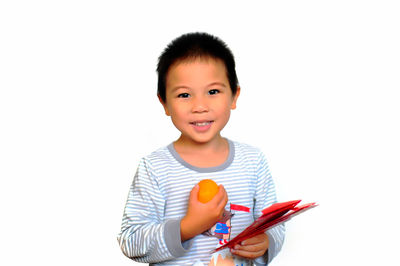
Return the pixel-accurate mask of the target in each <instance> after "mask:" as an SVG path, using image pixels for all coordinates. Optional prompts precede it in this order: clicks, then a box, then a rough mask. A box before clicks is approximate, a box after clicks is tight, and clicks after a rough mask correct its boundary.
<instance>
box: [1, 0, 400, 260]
mask: <svg viewBox="0 0 400 266" xmlns="http://www.w3.org/2000/svg"><path fill="white" fill-rule="evenodd" d="M262 2H266V4H265V3H262ZM396 2H397V1H329V2H328V1H248V4H244V3H243V1H171V0H169V1H2V2H1V4H0V38H1V41H0V48H1V49H0V87H1V94H0V127H1V130H0V136H1V138H0V177H1V181H0V182H1V183H0V202H1V203H0V204H1V217H2V218H1V220H0V225H1V226H0V243H1V246H0V250H1V256H0V264H1V265H28V264H29V265H139V264H135V263H134V262H132V261H131V260H129V259H127V258H126V257H124V256H123V255H122V253H121V251H120V249H119V246H118V244H117V241H116V235H117V234H118V232H119V228H120V223H121V218H122V212H123V207H124V204H125V200H126V196H127V193H128V189H129V185H130V183H131V181H132V178H133V175H134V173H135V171H136V167H137V163H138V161H139V159H140V158H141V157H142V156H144V155H146V154H148V153H149V152H151V151H153V150H155V149H156V148H158V147H160V146H163V145H166V144H168V143H170V142H171V141H172V140H174V139H176V138H177V137H178V132H177V130H176V129H175V128H174V127H173V125H172V123H171V122H170V120H169V118H168V117H166V116H165V115H164V113H163V110H162V107H161V105H160V104H159V103H158V101H157V98H156V72H155V68H156V63H157V58H158V56H159V54H160V53H161V52H162V50H163V49H164V47H165V46H166V45H167V44H168V43H169V42H170V41H171V40H172V39H173V38H175V37H177V36H179V35H181V34H183V33H186V32H192V31H206V32H209V33H212V34H215V35H217V36H219V37H220V38H221V39H223V40H224V41H225V42H227V43H228V45H229V46H230V48H231V49H232V50H233V52H234V54H235V56H236V61H237V73H238V77H239V81H240V84H241V87H242V94H241V96H240V98H239V102H238V108H237V110H235V111H234V112H233V113H232V118H231V121H230V122H229V124H228V126H227V127H226V129H224V132H223V135H224V136H227V137H229V138H231V139H233V140H237V141H242V142H246V143H249V144H252V145H255V146H258V147H260V148H261V149H262V150H263V151H264V152H265V154H266V155H267V157H268V159H269V162H270V165H271V170H272V174H273V176H274V179H275V181H276V185H277V189H278V198H279V200H280V201H286V200H293V199H303V200H304V202H311V201H317V202H318V203H319V204H320V206H319V207H317V208H315V209H313V210H310V211H309V212H306V213H304V214H302V215H300V216H297V217H296V218H294V219H293V220H291V221H290V222H288V223H287V237H286V242H285V245H284V248H283V250H282V252H281V253H280V254H279V256H278V257H277V258H276V259H275V260H274V262H273V263H272V265H274V266H284V265H285V266H286V265H308V266H312V265H325V266H329V265H399V264H400V260H399V259H398V256H397V253H398V246H399V244H398V239H399V237H400V235H399V229H398V226H399V222H400V221H399V219H398V218H397V214H396V213H397V211H398V208H399V207H398V203H399V200H398V197H397V196H396V194H398V190H399V186H398V179H399V178H400V170H399V161H400V152H399V151H400V141H399V136H400V129H399V114H400V107H399V100H400V96H399V94H398V93H399V89H400V81H399V74H400V53H399V50H400V49H399V47H400V38H399V33H400V27H399V25H400V16H399V13H400V9H399V4H397V3H396ZM144 3H145V4H144Z"/></svg>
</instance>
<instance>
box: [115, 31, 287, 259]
mask: <svg viewBox="0 0 400 266" xmlns="http://www.w3.org/2000/svg"><path fill="white" fill-rule="evenodd" d="M157 72H158V98H159V101H160V102H161V104H162V105H163V107H164V110H165V113H166V115H167V116H170V117H171V120H172V123H173V124H174V125H175V127H176V128H177V129H178V130H179V131H180V132H181V135H180V137H179V138H178V140H176V141H175V142H173V143H171V144H169V145H168V146H167V147H163V148H161V149H158V150H157V151H155V152H153V153H151V154H150V155H149V156H147V157H145V158H143V159H142V160H141V161H140V164H139V167H138V170H137V173H136V175H135V177H134V180H133V183H132V185H131V187H130V191H129V196H128V200H127V203H126V207H125V212H124V217H123V222H122V228H121V233H120V234H119V235H118V241H119V244H120V246H121V249H122V251H123V253H124V254H125V255H126V256H128V257H129V258H132V259H133V260H136V261H138V262H146V263H150V264H151V265H253V264H255V265H267V264H268V263H269V262H270V261H271V260H272V259H273V257H275V256H276V255H277V253H278V252H279V250H280V249H281V246H282V243H283V238H284V227H283V225H280V226H277V227H275V228H272V229H271V230H269V231H268V232H266V233H265V234H264V233H263V234H260V235H257V236H255V237H253V238H250V239H247V240H245V241H243V242H242V243H241V245H236V246H235V248H234V249H231V250H227V249H224V250H222V251H221V252H218V253H214V254H212V253H211V252H212V250H214V249H215V248H216V247H218V246H220V245H221V244H224V243H225V242H226V241H225V242H222V241H221V235H224V236H226V237H229V236H232V237H234V236H236V235H237V234H238V233H240V232H241V231H243V230H244V229H245V228H246V227H247V226H248V225H250V224H251V223H252V222H253V221H254V219H255V218H257V217H258V216H260V215H261V210H262V209H264V208H266V207H267V206H269V205H271V204H273V203H275V202H276V197H275V188H274V184H273V181H272V178H271V176H270V173H269V169H268V164H267V162H266V160H265V157H264V155H263V153H262V152H260V151H259V150H258V149H257V148H254V147H252V146H249V145H245V144H241V143H238V142H234V141H231V140H229V139H226V138H223V137H222V136H221V134H220V132H221V130H222V129H223V128H224V126H225V125H226V124H227V122H228V120H229V117H230V112H231V110H233V109H235V108H236V102H237V99H238V97H239V94H240V87H239V86H238V80H237V77H236V72H235V62H234V57H233V55H232V53H231V51H230V50H229V48H228V47H227V46H226V44H225V43H223V42H222V41H221V40H220V39H218V38H216V37H214V36H211V35H209V34H206V33H190V34H185V35H182V36H181V37H179V38H177V39H175V40H174V41H172V42H171V43H170V44H169V45H168V46H167V48H166V49H165V50H164V52H163V53H162V54H161V56H160V58H159V63H158V67H157ZM202 179H213V180H214V181H215V182H216V183H217V184H220V185H219V191H218V193H217V194H216V196H215V197H214V198H213V199H212V200H211V201H209V202H207V203H201V202H199V201H198V199H197V193H198V190H199V187H198V185H196V184H197V183H198V182H199V181H200V180H202ZM228 203H229V204H228ZM226 215H229V217H226ZM224 217H225V219H224ZM215 225H217V226H215ZM216 228H217V229H216ZM213 230H214V232H213ZM218 234H219V236H218V237H216V235H218ZM224 239H225V238H224ZM228 240H229V239H228Z"/></svg>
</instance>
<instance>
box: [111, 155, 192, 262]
mask: <svg viewBox="0 0 400 266" xmlns="http://www.w3.org/2000/svg"><path fill="white" fill-rule="evenodd" d="M164 205H165V200H164V197H163V194H162V192H161V191H160V189H159V186H158V183H157V179H156V177H155V174H154V172H153V170H152V168H151V165H150V163H149V162H148V161H146V160H145V159H142V160H141V162H140V164H139V166H138V169H137V172H136V174H135V177H134V180H133V183H132V185H131V187H130V190H129V195H128V199H127V202H126V206H125V210H124V215H123V220H122V226H121V232H120V234H119V235H118V242H119V244H120V247H121V249H122V252H123V253H124V254H125V255H126V256H127V257H129V258H131V259H133V260H135V261H138V262H145V263H155V262H161V261H166V260H170V259H173V258H176V257H179V256H182V255H183V254H184V253H185V252H186V250H185V248H184V247H183V246H182V244H181V239H180V221H179V220H174V219H170V220H165V219H164V207H165V206H164Z"/></svg>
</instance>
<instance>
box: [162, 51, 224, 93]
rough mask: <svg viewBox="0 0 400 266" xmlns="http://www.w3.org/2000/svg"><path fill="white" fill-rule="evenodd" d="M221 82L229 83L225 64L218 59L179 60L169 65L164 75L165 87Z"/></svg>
mask: <svg viewBox="0 0 400 266" xmlns="http://www.w3.org/2000/svg"><path fill="white" fill-rule="evenodd" d="M209 82H222V83H226V84H227V85H229V81H228V77H227V71H226V67H225V64H224V62H223V61H222V60H220V59H214V58H209V57H208V58H196V59H186V60H180V61H178V62H176V63H174V64H172V65H171V67H170V69H169V70H168V73H167V76H166V87H167V88H168V87H170V86H173V85H177V84H179V85H191V84H196V85H201V84H202V83H209Z"/></svg>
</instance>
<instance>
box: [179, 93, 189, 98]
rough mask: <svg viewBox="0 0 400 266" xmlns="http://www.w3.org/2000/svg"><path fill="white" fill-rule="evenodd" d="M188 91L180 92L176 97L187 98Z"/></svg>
mask: <svg viewBox="0 0 400 266" xmlns="http://www.w3.org/2000/svg"><path fill="white" fill-rule="evenodd" d="M189 96H190V95H189V93H180V94H179V95H178V98H189Z"/></svg>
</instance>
